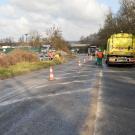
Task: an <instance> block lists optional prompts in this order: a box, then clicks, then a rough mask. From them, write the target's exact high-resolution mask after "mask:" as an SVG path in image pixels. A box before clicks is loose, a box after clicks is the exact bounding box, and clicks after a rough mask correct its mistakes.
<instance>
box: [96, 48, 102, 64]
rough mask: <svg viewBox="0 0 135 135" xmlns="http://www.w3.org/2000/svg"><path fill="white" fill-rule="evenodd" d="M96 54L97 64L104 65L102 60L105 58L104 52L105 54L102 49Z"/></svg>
mask: <svg viewBox="0 0 135 135" xmlns="http://www.w3.org/2000/svg"><path fill="white" fill-rule="evenodd" d="M96 56H97V65H101V66H102V60H103V57H104V54H103V52H102V50H101V49H99V50H98V51H97V53H96Z"/></svg>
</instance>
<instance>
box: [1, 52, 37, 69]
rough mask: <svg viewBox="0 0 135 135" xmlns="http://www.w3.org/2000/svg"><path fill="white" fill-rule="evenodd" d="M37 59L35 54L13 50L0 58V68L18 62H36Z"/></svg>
mask: <svg viewBox="0 0 135 135" xmlns="http://www.w3.org/2000/svg"><path fill="white" fill-rule="evenodd" d="M36 61H38V58H37V56H36V54H34V53H32V52H28V51H24V50H14V51H13V52H11V53H9V54H7V55H4V56H0V66H1V67H9V66H11V65H15V64H17V63H20V62H36Z"/></svg>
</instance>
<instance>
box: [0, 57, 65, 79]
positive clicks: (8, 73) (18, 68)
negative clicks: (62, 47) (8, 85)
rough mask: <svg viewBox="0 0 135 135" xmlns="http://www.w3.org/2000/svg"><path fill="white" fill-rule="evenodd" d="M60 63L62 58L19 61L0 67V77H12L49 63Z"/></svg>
mask: <svg viewBox="0 0 135 135" xmlns="http://www.w3.org/2000/svg"><path fill="white" fill-rule="evenodd" d="M61 63H63V61H62V60H58V59H54V60H53V61H38V62H20V63H17V64H16V65H12V66H9V67H7V68H6V67H0V79H6V78H10V77H14V76H17V75H21V74H24V73H28V72H31V71H35V70H39V69H43V68H48V67H49V66H50V65H58V64H61Z"/></svg>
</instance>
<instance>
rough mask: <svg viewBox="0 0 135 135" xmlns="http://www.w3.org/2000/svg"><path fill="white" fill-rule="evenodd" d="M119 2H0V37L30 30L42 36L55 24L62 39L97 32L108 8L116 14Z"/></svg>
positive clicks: (30, 0)
mask: <svg viewBox="0 0 135 135" xmlns="http://www.w3.org/2000/svg"><path fill="white" fill-rule="evenodd" d="M118 1H119V0H0V38H2V37H3V38H4V37H7V36H10V37H19V36H21V35H24V34H25V33H29V32H31V31H38V32H39V33H44V32H45V31H46V29H47V28H49V27H51V26H53V25H56V26H58V27H59V28H60V29H61V31H62V32H63V36H64V38H65V39H66V40H79V39H80V37H81V36H87V35H89V34H91V33H94V32H97V31H98V29H99V27H100V26H102V24H103V22H104V18H105V15H106V14H107V12H108V8H112V11H114V12H116V11H117V10H118V8H119V4H118Z"/></svg>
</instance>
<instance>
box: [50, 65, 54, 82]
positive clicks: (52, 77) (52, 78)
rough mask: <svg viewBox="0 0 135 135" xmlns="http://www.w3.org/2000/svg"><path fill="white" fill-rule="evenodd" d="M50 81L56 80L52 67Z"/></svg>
mask: <svg viewBox="0 0 135 135" xmlns="http://www.w3.org/2000/svg"><path fill="white" fill-rule="evenodd" d="M49 80H50V81H53V80H54V72H53V67H52V66H50V78H49Z"/></svg>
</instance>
